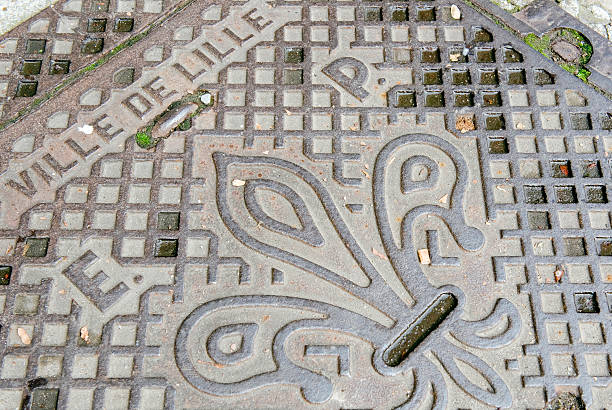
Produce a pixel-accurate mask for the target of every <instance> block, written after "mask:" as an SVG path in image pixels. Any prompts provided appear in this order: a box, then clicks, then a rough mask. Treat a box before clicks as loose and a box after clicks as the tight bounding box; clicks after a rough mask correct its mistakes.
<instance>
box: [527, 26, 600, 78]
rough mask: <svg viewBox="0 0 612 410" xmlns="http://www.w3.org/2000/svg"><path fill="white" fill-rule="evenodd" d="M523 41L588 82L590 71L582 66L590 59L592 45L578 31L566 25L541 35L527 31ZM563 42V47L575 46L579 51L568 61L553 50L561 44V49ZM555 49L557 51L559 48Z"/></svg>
mask: <svg viewBox="0 0 612 410" xmlns="http://www.w3.org/2000/svg"><path fill="white" fill-rule="evenodd" d="M523 41H525V43H526V44H527V45H529V46H530V47H531V48H533V49H534V50H536V51H537V52H539V53H540V54H542V55H544V56H546V57H548V58H550V59H551V60H553V61H554V62H555V63H557V64H558V65H559V66H560V67H561V68H563V69H564V70H566V71H568V72H570V73H572V74H574V75H575V76H576V77H578V78H580V79H581V80H582V81H584V82H588V78H589V76H590V75H591V72H590V71H589V70H587V69H586V68H585V67H584V64H586V63H588V62H589V60H590V59H591V56H592V55H593V46H592V45H591V42H590V41H589V40H588V39H587V38H586V37H585V36H584V35H582V33H580V32H579V31H576V30H574V29H571V28H567V27H561V28H556V29H553V30H550V31H548V32H547V33H546V34H544V35H542V37H538V36H536V35H535V34H533V33H529V34H527V35H526V36H524V37H523ZM559 42H561V43H559ZM563 44H565V47H570V48H571V47H572V46H574V47H576V49H577V50H578V51H579V56H577V58H574V59H572V61H568V60H567V59H565V58H564V57H563V56H561V55H560V54H558V53H557V52H555V48H554V46H555V45H562V47H561V49H563ZM556 50H557V51H559V49H556ZM559 52H561V51H559ZM570 54H571V53H570ZM566 56H567V54H566Z"/></svg>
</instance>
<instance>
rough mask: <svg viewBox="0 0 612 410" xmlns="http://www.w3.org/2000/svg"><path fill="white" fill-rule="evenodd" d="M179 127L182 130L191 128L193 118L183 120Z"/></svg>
mask: <svg viewBox="0 0 612 410" xmlns="http://www.w3.org/2000/svg"><path fill="white" fill-rule="evenodd" d="M178 128H179V130H181V131H187V130H189V129H190V128H191V118H187V119H186V120H185V121H183V122H181V123H180V124H179V126H178Z"/></svg>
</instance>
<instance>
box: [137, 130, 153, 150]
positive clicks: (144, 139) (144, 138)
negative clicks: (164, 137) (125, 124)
mask: <svg viewBox="0 0 612 410" xmlns="http://www.w3.org/2000/svg"><path fill="white" fill-rule="evenodd" d="M136 143H137V144H138V146H139V147H140V148H149V147H150V146H151V145H152V144H153V139H152V138H151V136H150V135H149V134H147V133H146V132H144V131H138V132H137V133H136Z"/></svg>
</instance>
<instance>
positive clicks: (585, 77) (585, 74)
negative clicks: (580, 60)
mask: <svg viewBox="0 0 612 410" xmlns="http://www.w3.org/2000/svg"><path fill="white" fill-rule="evenodd" d="M590 75H591V72H590V71H589V70H587V69H586V68H581V69H580V70H578V73H577V74H576V77H578V78H580V79H581V80H582V81H584V82H585V83H587V82H588V81H589V76H590Z"/></svg>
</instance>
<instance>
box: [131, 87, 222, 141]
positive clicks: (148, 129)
mask: <svg viewBox="0 0 612 410" xmlns="http://www.w3.org/2000/svg"><path fill="white" fill-rule="evenodd" d="M206 94H208V96H209V102H207V103H206V104H204V103H203V102H202V96H204V95H206ZM190 103H191V104H196V105H197V106H198V108H197V109H196V110H195V111H194V112H193V113H191V114H190V115H189V117H187V118H186V119H185V120H184V121H182V122H181V123H180V124H178V125H177V126H176V127H175V128H174V129H173V130H172V131H171V132H169V133H168V135H166V136H164V137H162V138H166V137H168V136H169V135H170V134H171V133H172V132H173V131H187V130H189V129H190V128H191V126H192V119H193V118H194V117H196V116H197V115H199V114H200V113H201V112H202V111H203V110H205V109H206V108H208V107H211V106H212V105H213V104H214V100H213V98H212V96H211V95H210V93H209V92H208V91H206V90H198V91H196V92H194V93H192V94H187V95H186V96H184V97H183V98H181V99H180V100H178V101H174V102H173V103H171V104H170V105H169V106H168V107H167V108H166V109H165V110H164V112H162V113H161V114H159V115H158V116H157V117H155V119H153V121H151V122H150V123H149V124H147V125H146V126H145V127H143V128H141V129H140V130H138V132H137V133H136V134H135V135H134V139H135V140H136V143H137V144H138V146H139V147H141V148H145V149H149V148H153V147H155V146H156V145H157V144H158V143H159V141H160V140H161V139H162V138H154V137H153V128H155V126H156V125H157V123H159V122H160V121H165V119H164V117H165V116H166V115H167V114H168V113H170V112H171V111H172V110H174V109H176V108H179V107H180V106H182V105H185V104H190Z"/></svg>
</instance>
